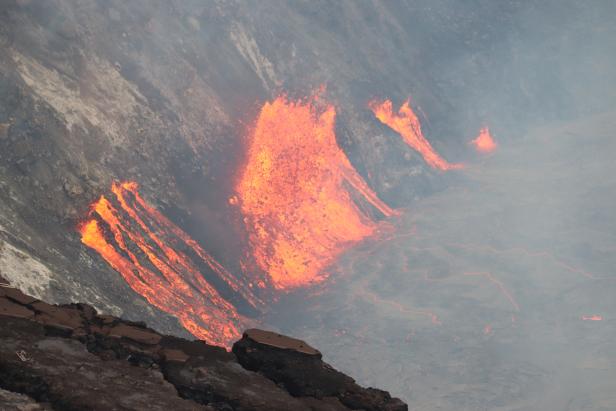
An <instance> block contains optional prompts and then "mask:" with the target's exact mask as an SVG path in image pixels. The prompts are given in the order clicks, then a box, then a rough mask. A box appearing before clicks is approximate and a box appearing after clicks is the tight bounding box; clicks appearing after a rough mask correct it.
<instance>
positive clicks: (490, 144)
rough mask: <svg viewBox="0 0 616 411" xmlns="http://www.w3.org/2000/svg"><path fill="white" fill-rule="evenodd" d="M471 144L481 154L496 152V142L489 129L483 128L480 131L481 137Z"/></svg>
mask: <svg viewBox="0 0 616 411" xmlns="http://www.w3.org/2000/svg"><path fill="white" fill-rule="evenodd" d="M471 144H472V145H473V146H475V150H477V151H478V152H480V153H491V152H493V151H494V150H496V142H494V139H493V138H492V135H491V134H490V130H489V129H488V128H487V127H483V128H482V129H481V130H479V135H478V136H477V138H476V139H474V140H472V141H471Z"/></svg>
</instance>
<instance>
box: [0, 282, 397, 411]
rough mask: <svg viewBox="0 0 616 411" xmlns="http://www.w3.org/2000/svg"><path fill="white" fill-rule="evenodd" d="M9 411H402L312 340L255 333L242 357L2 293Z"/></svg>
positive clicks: (78, 308) (2, 378)
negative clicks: (324, 355)
mask: <svg viewBox="0 0 616 411" xmlns="http://www.w3.org/2000/svg"><path fill="white" fill-rule="evenodd" d="M0 409H1V410H3V411H4V410H5V409H6V410H20V411H22V410H24V411H25V410H31V411H37V410H52V409H53V410H93V411H98V410H101V411H102V410H105V411H106V410H135V411H137V410H146V409H147V410H220V411H223V410H224V411H228V410H232V411H291V410H292V411H343V410H349V409H351V410H366V411H371V410H373V411H377V410H378V411H380V410H384V411H385V410H387V411H398V410H406V409H407V408H406V405H404V404H403V403H402V402H401V401H400V400H397V399H392V398H391V397H390V396H389V394H387V393H385V392H383V391H379V390H374V389H364V388H361V387H359V386H358V385H357V384H355V382H354V380H353V379H352V378H350V377H348V376H346V375H344V374H342V373H340V372H338V371H336V370H334V369H333V368H331V367H330V366H329V365H327V364H326V363H324V362H323V361H322V360H321V353H320V352H319V351H317V350H316V349H314V348H312V347H311V346H310V345H308V344H307V343H305V342H304V341H301V340H297V339H294V338H291V337H286V336H283V335H280V334H276V333H273V332H269V331H263V330H256V329H252V330H248V331H247V332H246V334H245V336H244V338H243V339H242V340H241V341H239V342H237V343H236V344H235V346H234V351H233V353H230V352H227V351H226V350H225V349H223V348H221V347H215V346H211V345H208V344H205V343H204V342H202V341H188V340H184V339H182V338H178V337H173V336H164V335H161V334H159V333H157V332H156V331H154V330H152V329H149V328H147V327H146V326H145V324H143V323H138V322H131V321H126V320H122V319H119V318H116V317H112V316H107V315H98V314H97V313H96V311H95V310H94V309H93V308H92V307H90V306H87V305H84V304H68V305H61V306H57V305H51V304H47V303H44V302H42V301H39V300H36V299H34V298H32V297H29V296H27V295H25V294H23V293H21V292H20V291H19V290H16V289H13V288H10V287H7V286H6V284H5V286H2V287H0Z"/></svg>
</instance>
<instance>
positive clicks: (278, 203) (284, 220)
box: [236, 96, 395, 290]
mask: <svg viewBox="0 0 616 411" xmlns="http://www.w3.org/2000/svg"><path fill="white" fill-rule="evenodd" d="M317 103H318V102H317V101H316V98H315V97H313V98H311V99H308V100H305V101H290V100H288V99H287V98H286V97H283V96H280V97H278V98H276V99H275V100H274V101H272V102H267V103H265V105H264V106H263V107H262V108H261V111H260V113H259V116H258V118H257V121H256V123H255V126H254V130H253V131H252V133H251V135H250V141H249V146H248V152H247V156H246V163H245V166H244V168H243V169H242V170H241V173H240V175H239V179H238V183H237V185H236V192H237V198H238V203H239V206H240V208H241V211H242V214H243V216H244V221H245V223H246V227H247V230H248V235H249V243H250V248H251V251H252V256H253V258H254V261H255V262H256V264H257V265H258V266H259V268H260V269H261V270H263V271H264V272H265V273H267V274H269V276H270V277H271V281H272V284H273V286H274V287H275V288H276V289H278V290H290V289H294V288H297V287H302V286H308V285H311V284H315V283H318V282H321V281H323V280H324V279H326V278H327V276H328V274H327V273H325V272H324V271H323V270H324V269H325V268H326V267H327V266H328V265H329V264H330V263H331V262H333V260H334V259H335V258H336V257H337V256H338V255H339V254H340V253H341V252H343V251H344V250H345V249H346V248H347V247H348V246H350V245H352V244H354V243H356V242H358V241H360V240H362V239H364V238H366V237H368V236H370V235H372V234H373V233H375V230H376V229H377V224H376V223H375V222H374V221H373V220H372V219H371V218H370V217H369V216H367V215H366V214H364V213H363V212H362V211H361V210H360V208H359V207H358V205H357V204H356V203H355V202H354V200H353V198H352V195H351V190H355V192H356V193H357V194H360V195H361V196H362V198H363V199H364V200H366V201H367V202H368V203H370V204H372V206H374V207H375V208H376V209H377V210H379V211H380V212H381V213H382V214H383V215H385V216H391V215H394V214H395V211H394V210H392V209H391V208H389V207H388V206H387V205H386V204H384V203H383V202H382V201H381V200H380V199H379V198H378V197H377V196H376V194H375V193H374V192H373V191H372V189H370V187H369V186H368V185H367V184H366V182H365V181H364V180H363V178H362V177H361V176H360V175H359V174H358V173H357V171H356V170H355V169H354V168H353V166H352V164H351V162H350V161H349V160H348V158H347V157H346V155H345V154H344V152H343V151H342V150H341V149H340V147H338V144H337V143H336V135H335V132H334V124H335V117H336V110H335V108H334V107H333V106H332V105H329V104H325V107H322V104H321V105H319V104H317ZM319 103H320V102H319Z"/></svg>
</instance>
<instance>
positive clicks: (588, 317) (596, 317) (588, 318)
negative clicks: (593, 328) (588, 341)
mask: <svg viewBox="0 0 616 411" xmlns="http://www.w3.org/2000/svg"><path fill="white" fill-rule="evenodd" d="M582 320H583V321H602V320H603V317H602V316H600V315H596V314H595V315H583V316H582Z"/></svg>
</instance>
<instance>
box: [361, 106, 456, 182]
mask: <svg viewBox="0 0 616 411" xmlns="http://www.w3.org/2000/svg"><path fill="white" fill-rule="evenodd" d="M369 106H370V109H371V110H372V112H373V113H374V115H375V116H376V118H378V119H379V121H380V122H381V123H383V124H385V125H387V126H388V127H390V128H391V129H392V130H394V131H396V132H397V133H398V134H400V135H401V136H402V138H403V139H404V141H405V142H406V144H408V145H409V146H410V147H411V148H413V149H414V150H416V151H417V152H418V153H419V154H421V155H422V156H423V158H424V160H425V161H426V163H428V165H430V166H431V167H432V168H437V169H439V170H443V171H447V170H455V169H460V168H463V165H462V164H451V163H448V162H447V160H445V159H443V158H442V157H441V156H440V155H439V154H438V153H437V152H436V151H435V150H434V148H432V145H431V144H430V142H429V141H428V140H427V139H426V138H425V137H424V135H423V132H422V131H421V124H420V122H419V119H418V118H417V115H416V114H415V113H414V112H413V109H412V108H411V106H410V104H409V100H407V101H405V102H404V104H402V106H401V107H400V109H399V110H398V112H397V113H394V111H393V105H392V103H391V100H385V101H383V102H382V103H379V102H376V101H373V102H371V103H370V104H369Z"/></svg>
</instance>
